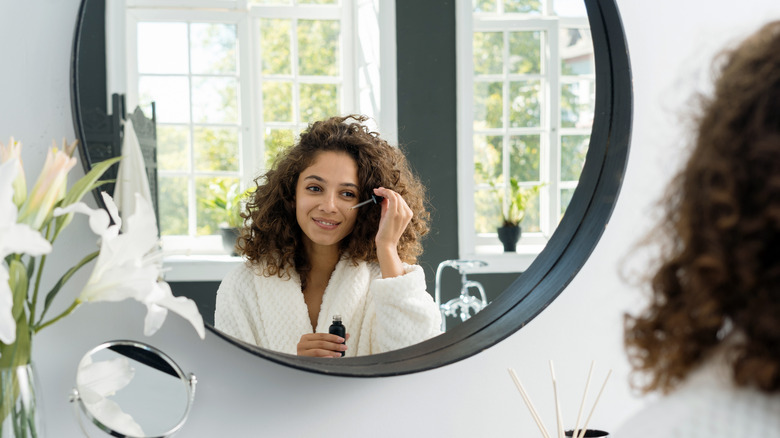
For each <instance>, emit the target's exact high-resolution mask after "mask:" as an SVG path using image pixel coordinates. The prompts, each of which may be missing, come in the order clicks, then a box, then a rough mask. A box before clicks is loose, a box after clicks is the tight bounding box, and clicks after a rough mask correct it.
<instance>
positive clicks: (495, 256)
mask: <svg viewBox="0 0 780 438" xmlns="http://www.w3.org/2000/svg"><path fill="white" fill-rule="evenodd" d="M542 249H544V245H518V247H517V251H516V252H511V253H509V252H504V251H503V248H502V247H501V246H498V245H490V246H487V245H486V246H478V247H477V250H476V251H475V253H473V254H466V255H465V256H463V257H461V258H462V259H464V260H481V261H483V262H486V263H487V266H484V267H481V268H472V269H468V273H469V274H491V273H512V272H524V271H525V270H526V269H528V267H529V266H531V263H533V261H534V260H535V259H536V256H538V255H539V253H540V252H541V251H542ZM243 262H244V259H243V258H241V257H233V256H229V255H225V254H202V255H166V256H165V257H164V258H163V268H164V269H165V270H166V271H165V281H169V282H187V281H222V279H223V278H224V277H225V275H227V273H228V272H230V270H231V269H233V268H235V267H236V266H238V265H239V264H241V263H243Z"/></svg>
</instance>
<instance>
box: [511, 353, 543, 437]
mask: <svg viewBox="0 0 780 438" xmlns="http://www.w3.org/2000/svg"><path fill="white" fill-rule="evenodd" d="M508 371H509V375H510V376H512V380H513V381H514V382H515V386H517V390H518V391H520V396H522V397H523V401H524V402H525V405H526V406H528V410H529V411H531V416H532V417H533V418H534V421H535V422H536V425H537V426H539V430H540V431H542V436H543V437H544V438H550V434H549V433H548V432H547V429H546V428H545V427H544V424H542V420H541V419H539V414H537V413H536V409H535V408H534V404H533V403H531V399H530V398H529V397H528V394H526V392H525V388H523V384H522V383H520V379H518V378H517V374H515V370H513V369H512V368H509V369H508Z"/></svg>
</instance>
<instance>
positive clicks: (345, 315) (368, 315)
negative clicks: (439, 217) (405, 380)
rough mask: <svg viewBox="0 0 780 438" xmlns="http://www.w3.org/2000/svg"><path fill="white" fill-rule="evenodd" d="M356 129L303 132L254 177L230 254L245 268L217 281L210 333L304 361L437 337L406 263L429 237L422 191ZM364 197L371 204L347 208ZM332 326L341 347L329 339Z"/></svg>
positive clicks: (394, 151) (390, 154) (348, 120)
mask: <svg viewBox="0 0 780 438" xmlns="http://www.w3.org/2000/svg"><path fill="white" fill-rule="evenodd" d="M365 121H366V118H365V117H361V116H354V115H353V116H346V117H331V118H329V119H327V120H323V121H317V122H314V123H312V124H311V125H310V126H309V128H308V129H307V130H305V131H304V132H303V133H301V136H300V140H299V141H298V143H296V144H295V146H293V147H291V148H289V149H286V150H285V151H284V152H283V153H281V154H280V155H279V156H278V157H277V158H276V160H275V161H274V165H273V167H272V168H271V169H270V170H269V171H268V172H266V173H265V174H264V175H262V176H261V177H258V178H257V180H256V183H257V189H256V190H255V191H254V195H253V197H252V199H251V200H250V201H249V202H248V203H247V207H246V213H245V217H246V218H247V221H246V225H245V226H244V227H243V228H242V230H241V237H240V238H239V240H238V245H237V248H238V251H239V253H240V254H242V255H243V256H244V257H245V258H246V260H247V262H246V263H245V264H242V265H239V266H237V267H236V268H235V269H233V270H232V271H231V272H230V273H229V274H228V275H227V276H226V277H225V279H224V280H222V284H221V285H220V287H219V291H218V292H217V305H216V314H215V327H216V329H218V330H220V331H222V332H224V333H225V334H227V335H230V336H232V337H233V338H236V339H238V340H241V341H243V342H246V343H247V344H250V345H255V346H259V347H263V348H267V349H271V350H274V351H277V352H284V353H289V354H296V353H297V354H298V355H299V356H313V357H341V356H344V355H346V356H347V357H353V356H365V355H369V354H376V353H382V352H387V351H391V350H397V349H400V348H403V347H406V346H409V345H413V344H416V343H418V342H421V341H423V340H426V339H429V338H431V337H433V336H435V335H437V334H439V333H440V330H439V327H440V325H441V318H440V315H439V310H438V309H437V307H436V304H435V303H434V302H433V299H432V298H431V295H430V294H428V293H427V292H426V290H425V277H424V274H423V270H422V268H421V267H420V266H419V265H416V264H414V263H415V262H416V261H417V255H418V254H419V252H420V250H421V245H420V241H419V240H420V238H421V237H422V236H423V235H424V234H426V233H427V232H428V216H429V215H428V212H427V211H426V210H425V203H424V202H423V201H424V199H425V196H424V189H423V186H422V184H421V183H420V182H419V180H418V179H417V177H416V176H414V174H412V172H411V171H410V169H409V167H408V164H407V162H406V159H405V157H404V155H403V153H402V152H401V151H400V150H399V149H398V148H395V147H393V146H390V145H389V144H388V143H387V142H386V141H385V140H383V139H382V138H381V137H379V135H378V134H376V133H374V132H371V131H369V130H368V128H367V127H366V126H365V125H363V122H365ZM372 195H378V196H381V197H382V198H383V199H382V201H381V202H380V203H379V205H378V206H374V207H373V208H364V209H363V210H360V211H358V210H356V209H354V208H353V207H355V206H357V205H358V200H360V199H371V196H372ZM336 316H338V317H339V320H340V321H341V322H343V323H344V324H345V325H346V326H347V332H346V339H345V338H344V337H338V336H335V335H332V334H330V333H328V331H329V330H328V325H329V324H330V323H331V321H332V318H335V317H336ZM345 353H346V354H345Z"/></svg>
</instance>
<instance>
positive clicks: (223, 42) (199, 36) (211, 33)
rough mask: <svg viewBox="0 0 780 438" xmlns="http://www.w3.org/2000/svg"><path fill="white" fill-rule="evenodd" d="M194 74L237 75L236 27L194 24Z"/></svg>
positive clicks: (192, 37) (192, 42)
mask: <svg viewBox="0 0 780 438" xmlns="http://www.w3.org/2000/svg"><path fill="white" fill-rule="evenodd" d="M190 32H191V34H190V35H191V45H192V47H191V50H192V73H195V74H199V73H200V74H217V73H223V74H224V73H236V72H237V69H236V66H237V65H238V61H237V56H238V51H237V50H236V48H237V44H236V25H235V24H220V23H192V24H191V25H190Z"/></svg>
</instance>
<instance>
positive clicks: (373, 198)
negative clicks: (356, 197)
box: [349, 195, 385, 210]
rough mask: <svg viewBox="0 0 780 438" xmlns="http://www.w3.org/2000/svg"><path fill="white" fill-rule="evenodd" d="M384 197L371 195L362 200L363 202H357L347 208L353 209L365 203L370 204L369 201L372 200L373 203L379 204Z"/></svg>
mask: <svg viewBox="0 0 780 438" xmlns="http://www.w3.org/2000/svg"><path fill="white" fill-rule="evenodd" d="M384 199H385V198H383V197H382V196H378V195H371V197H370V198H369V199H366V200H365V201H363V202H361V203H359V204H356V205H353V206H352V207H350V208H349V209H350V210H354V209H356V208H358V207H362V206H364V205H366V204H370V203H372V202H373V203H374V204H381V203H382V201H383V200H384Z"/></svg>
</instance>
